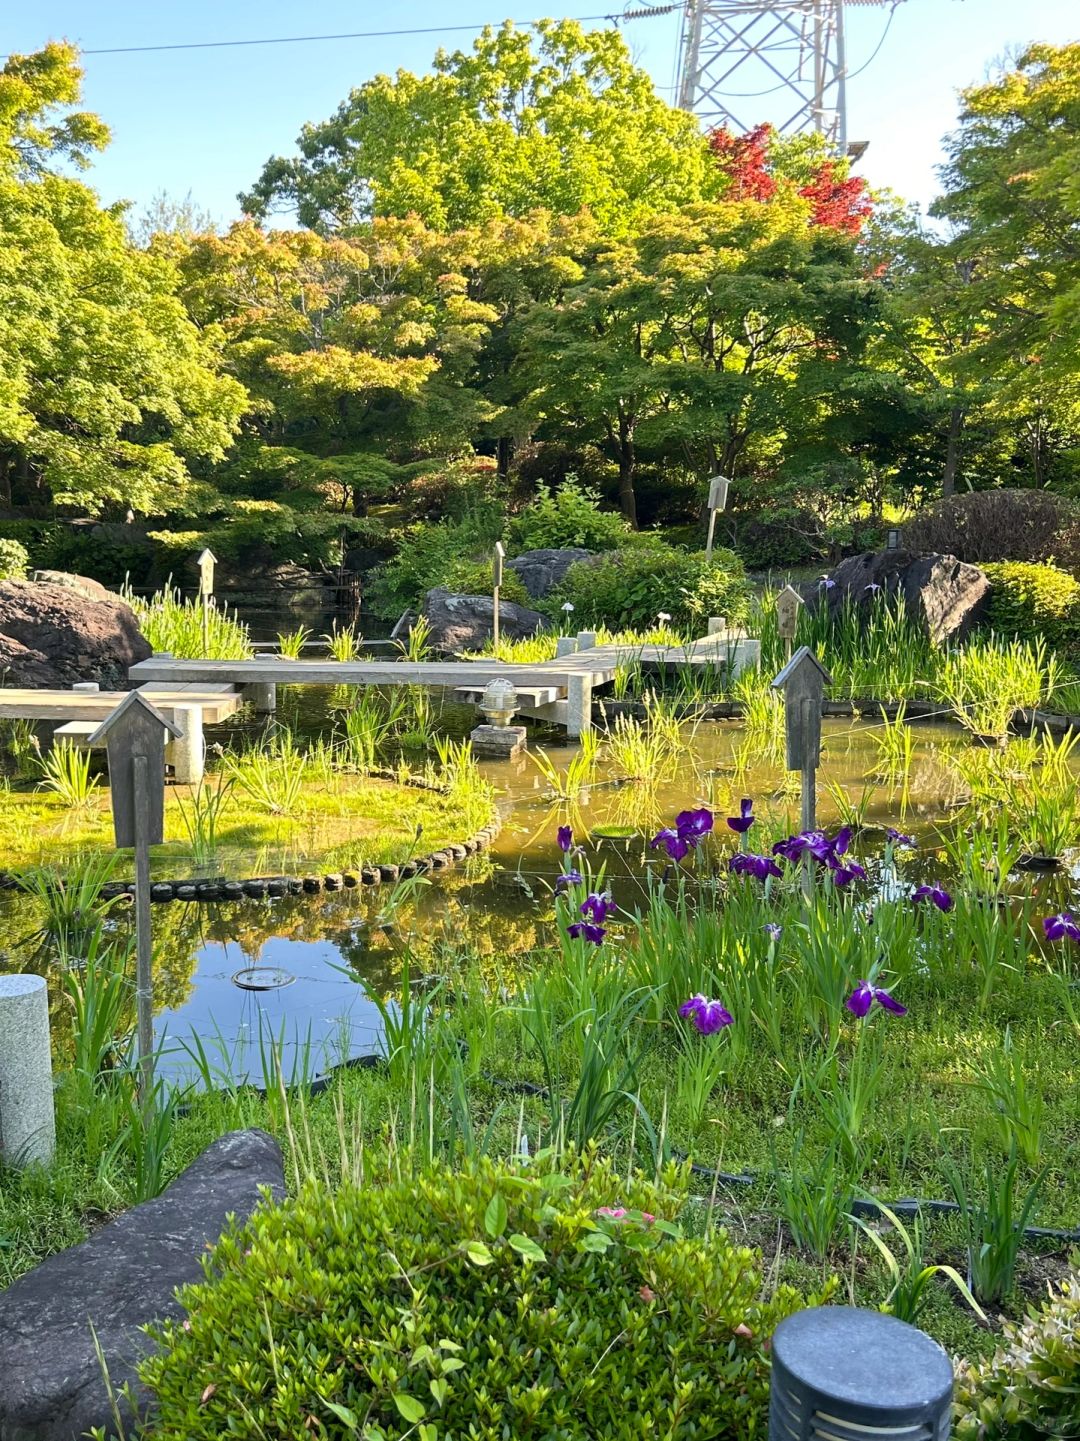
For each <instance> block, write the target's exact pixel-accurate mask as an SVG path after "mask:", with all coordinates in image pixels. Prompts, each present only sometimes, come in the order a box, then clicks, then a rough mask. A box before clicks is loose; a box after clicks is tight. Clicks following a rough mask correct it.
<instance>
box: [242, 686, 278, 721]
mask: <svg viewBox="0 0 1080 1441" xmlns="http://www.w3.org/2000/svg"><path fill="white" fill-rule="evenodd" d="M240 694H241V696H242V697H243V698H244V700H245V701H246V702H247V703H248V704H249V705H250V706H253V707H254V709H255V710H257V711H258V712H259V713H260V715H273V714H274V711H275V710H277V686H276V685H275V684H274V682H273V681H269V682H265V683H264V682H262V681H259V682H257V683H254V684H252V685H245V686H241V688H240Z"/></svg>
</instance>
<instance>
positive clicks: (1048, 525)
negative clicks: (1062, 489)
mask: <svg viewBox="0 0 1080 1441" xmlns="http://www.w3.org/2000/svg"><path fill="white" fill-rule="evenodd" d="M903 544H904V546H905V547H907V548H908V549H911V550H924V551H937V552H939V553H940V554H942V555H955V556H956V557H957V559H958V560H967V561H971V562H973V563H974V564H976V565H982V564H983V562H984V561H988V560H991V561H992V560H1024V561H1057V563H1058V564H1059V565H1063V566H1065V567H1066V569H1068V570H1075V569H1077V567H1078V566H1080V511H1078V508H1077V505H1076V502H1075V501H1074V500H1070V499H1067V498H1066V497H1064V496H1060V495H1055V494H1053V493H1052V492H1050V491H1047V490H1014V489H1010V488H1008V487H1005V488H1001V489H996V490H974V491H969V492H967V493H966V494H964V495H951V496H948V497H947V498H946V499H945V500H939V501H937V502H936V503H935V504H934V505H931V506H928V507H927V508H926V509H925V510H920V511H919V512H918V513H917V514H916V515H914V516H913V517H912V518H911V520H909V521H907V522H906V524H905V525H904V527H903Z"/></svg>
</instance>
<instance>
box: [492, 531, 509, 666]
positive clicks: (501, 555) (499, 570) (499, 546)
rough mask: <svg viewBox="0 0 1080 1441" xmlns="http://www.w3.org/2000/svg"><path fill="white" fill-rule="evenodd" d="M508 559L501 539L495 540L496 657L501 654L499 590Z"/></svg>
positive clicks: (494, 618) (493, 597) (494, 614)
mask: <svg viewBox="0 0 1080 1441" xmlns="http://www.w3.org/2000/svg"><path fill="white" fill-rule="evenodd" d="M505 559H506V550H505V548H504V546H503V543H502V541H501V540H497V541H496V542H495V554H494V555H493V556H492V558H491V578H492V588H491V599H492V611H491V627H492V637H493V639H494V642H495V658H496V659H498V656H499V591H500V590H501V589H502V583H503V561H504V560H505Z"/></svg>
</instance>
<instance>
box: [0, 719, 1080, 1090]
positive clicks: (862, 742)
mask: <svg viewBox="0 0 1080 1441" xmlns="http://www.w3.org/2000/svg"><path fill="white" fill-rule="evenodd" d="M283 714H284V718H285V719H287V721H288V723H289V724H290V726H292V727H293V729H294V730H295V731H296V733H297V734H298V735H306V736H309V737H310V736H318V735H324V734H326V733H327V730H328V727H329V726H330V725H331V724H332V715H331V714H330V713H329V712H328V709H327V693H326V692H316V691H311V692H300V691H297V692H286V693H285V699H284V703H283ZM473 720H474V712H473V711H472V710H471V709H470V708H467V707H453V706H449V707H446V708H445V709H444V710H443V712H442V714H441V716H440V726H441V728H444V729H448V730H450V731H451V732H452V733H454V732H456V733H458V734H464V733H466V732H467V730H468V728H469V726H470V725H471V724H472V723H473ZM264 724H265V722H263V721H261V720H257V719H255V718H253V717H251V716H249V715H243V714H242V715H241V716H240V717H239V718H238V719H237V721H236V722H235V723H234V724H233V725H232V727H231V729H230V731H229V732H228V733H225V734H222V733H221V732H224V731H225V728H224V727H223V728H221V732H219V733H218V736H217V737H216V738H220V740H221V741H222V742H223V743H225V744H231V743H235V742H236V741H238V740H239V739H241V738H242V737H244V736H247V737H249V738H251V737H253V736H256V735H258V733H259V728H260V726H262V725H264ZM882 732H883V727H882V726H881V724H875V723H873V722H870V721H865V720H847V719H827V720H826V721H825V722H824V724H823V763H822V768H821V771H820V772H819V780H820V785H819V822H820V823H821V824H822V825H823V826H825V827H826V828H828V829H834V828H836V827H837V826H839V825H841V824H844V823H854V824H855V826H856V828H857V829H856V840H855V843H854V849H855V851H856V853H857V854H860V855H861V856H862V857H863V858H864V860H865V861H866V863H867V865H868V872H869V883H870V885H871V886H872V887H874V886H876V887H877V889H878V891H879V893H884V892H887V891H888V890H891V889H895V887H896V885H897V884H898V883H897V881H896V878H895V876H894V875H884V874H882V872H881V868H880V866H879V865H878V864H877V858H878V857H879V856H880V853H881V851H882V846H883V840H884V828H885V827H886V826H900V827H902V828H903V830H904V831H905V832H907V833H909V834H911V835H913V836H914V837H915V839H916V840H919V841H921V842H936V829H935V827H936V823H939V822H941V821H942V820H944V819H946V818H948V816H949V815H950V813H951V812H952V811H953V810H954V808H955V807H956V805H957V804H958V802H959V801H960V800H961V798H962V797H963V795H964V792H965V781H964V777H963V775H962V774H961V772H960V770H959V769H958V763H959V764H960V766H962V765H963V764H964V763H965V762H966V761H967V760H968V759H969V758H970V757H971V756H972V754H973V750H972V747H971V744H970V741H969V740H968V739H967V738H966V737H965V735H964V734H963V733H962V732H961V731H959V730H958V729H957V728H955V727H950V726H945V725H941V724H933V723H920V724H917V725H916V726H915V727H913V736H914V742H913V747H912V750H911V754H910V755H909V757H908V762H907V764H906V765H905V766H904V768H903V772H902V774H901V773H899V772H894V776H893V779H892V780H891V781H890V780H889V779H888V778H887V777H883V776H882V774H881V768H882ZM531 743H532V746H533V750H532V754H531V755H529V756H526V757H523V758H521V759H519V760H516V761H514V762H483V763H481V770H482V773H483V775H484V776H485V777H486V779H487V780H488V781H490V783H491V784H492V785H493V786H494V788H495V790H496V793H497V798H498V807H499V812H500V816H501V822H502V827H501V831H500V833H499V835H498V838H497V840H496V842H495V844H494V845H493V847H492V848H491V849H490V850H489V851H487V852H486V853H484V854H483V855H478V856H475V857H471V858H470V859H469V860H468V861H467V862H466V863H465V864H464V865H462V866H460V867H458V868H457V869H456V870H454V871H452V872H449V873H445V874H443V875H441V876H440V877H438V878H431V879H430V880H429V879H428V878H423V879H417V880H415V881H414V882H412V883H410V884H403V885H402V886H400V887H391V886H385V885H384V886H382V887H378V888H361V889H357V890H352V891H342V892H339V893H337V894H321V895H317V896H309V895H304V896H299V897H283V898H280V899H276V900H275V899H269V900H260V901H256V900H251V901H244V902H237V903H231V904H208V905H186V904H184V903H174V904H172V905H166V906H156V907H155V908H154V911H153V924H154V933H155V957H156V959H155V988H156V995H155V1000H156V1011H157V1038H158V1044H159V1046H160V1047H161V1051H162V1073H163V1074H165V1075H168V1076H171V1077H174V1078H176V1079H178V1080H181V1081H183V1082H184V1083H194V1084H199V1085H206V1084H221V1083H222V1082H223V1081H224V1080H225V1079H226V1078H227V1079H229V1080H231V1081H232V1082H234V1083H237V1084H239V1083H251V1084H254V1085H256V1086H259V1087H264V1086H265V1085H266V1084H267V1083H268V1082H270V1081H271V1080H272V1074H273V1071H274V1067H275V1066H276V1065H280V1067H281V1069H282V1071H283V1073H284V1076H285V1078H286V1080H287V1081H293V1080H297V1079H301V1078H310V1077H313V1076H315V1077H317V1076H322V1075H324V1074H325V1073H326V1072H327V1071H328V1070H329V1069H331V1068H332V1067H333V1066H335V1065H338V1064H342V1063H345V1062H349V1061H355V1060H356V1059H358V1058H361V1057H364V1056H368V1055H370V1054H371V1053H372V1052H373V1051H375V1050H377V1048H378V1045H379V1036H380V1031H381V1017H380V1012H379V1009H378V1007H377V1006H376V1005H375V1004H374V1002H373V1001H372V1000H371V999H370V995H371V994H378V995H383V994H385V993H386V992H387V991H388V990H391V989H392V988H393V987H394V986H395V985H396V983H397V979H398V977H399V975H400V972H401V968H402V966H403V964H404V963H405V961H406V959H408V962H409V964H410V966H411V968H412V975H413V978H414V979H416V978H417V976H418V974H428V975H435V974H446V973H447V972H448V971H450V970H453V968H454V965H455V962H456V961H457V960H458V959H460V958H461V957H463V956H464V955H465V954H466V953H468V955H469V957H470V960H471V963H472V964H479V965H480V966H481V967H490V969H491V978H492V979H493V980H495V981H496V983H497V981H498V977H499V976H500V975H503V976H505V973H506V969H507V967H511V968H513V967H514V966H515V965H527V964H528V957H529V953H530V952H531V951H532V950H534V949H535V948H536V947H538V946H540V945H542V944H544V943H546V942H547V941H549V940H550V938H551V936H552V930H551V921H552V903H551V896H552V889H553V886H554V883H555V879H556V877H557V874H558V872H559V869H560V862H561V856H560V854H559V852H558V849H557V847H556V844H555V833H556V830H557V828H558V826H559V825H561V824H570V825H572V827H573V830H574V833H575V836H576V837H577V838H578V840H580V841H583V842H584V843H585V845H586V848H587V853H588V855H589V859H590V864H591V867H592V869H593V872H594V874H596V873H600V874H602V877H603V884H604V885H605V886H606V887H607V888H609V889H610V890H611V891H612V892H613V894H614V896H615V898H616V900H617V902H618V904H619V906H620V908H621V909H622V911H623V912H624V913H625V912H632V911H633V910H634V909H635V907H637V906H639V905H643V904H644V901H645V898H646V894H647V888H648V884H649V879H650V877H652V878H654V879H655V878H657V877H659V876H660V875H662V873H663V872H664V870H665V867H667V866H668V865H669V863H668V861H667V859H666V857H665V856H664V853H663V851H657V850H654V849H652V848H651V847H650V845H649V840H650V838H651V837H652V836H654V835H655V834H656V832H657V831H658V830H659V829H660V828H661V827H662V826H663V825H665V824H668V823H669V822H670V820H671V818H672V817H673V816H674V815H675V814H676V813H677V812H678V811H680V810H682V809H685V808H686V807H688V806H694V805H704V806H708V807H709V808H710V809H711V810H713V811H714V812H715V814H716V816H717V819H718V829H717V833H716V835H715V836H714V840H713V843H712V845H713V854H714V861H713V864H714V865H716V864H719V865H720V866H723V864H724V863H725V860H726V856H727V854H728V851H729V850H733V849H734V848H735V845H736V837H735V836H734V835H732V834H731V833H730V832H728V831H727V830H726V828H725V827H724V826H723V824H722V818H723V817H725V816H727V815H730V814H733V813H735V812H736V811H737V810H738V802H739V800H740V798H741V797H743V796H748V797H752V798H753V800H754V803H755V810H756V813H757V815H758V817H759V826H758V831H757V832H755V834H756V835H758V836H762V835H763V834H765V833H767V834H768V836H769V837H774V836H779V835H784V834H788V833H790V832H792V831H794V830H796V829H797V828H798V817H799V796H798V789H797V783H796V784H793V782H797V778H796V777H789V776H788V775H787V773H786V772H785V771H784V770H783V766H782V754H778V751H777V735H776V733H775V731H773V732H770V733H768V734H764V733H760V732H759V733H755V732H754V731H753V729H752V728H751V729H748V728H747V727H746V726H744V725H743V724H741V723H738V722H702V723H697V724H694V723H688V724H684V725H683V726H682V727H680V728H679V730H678V732H677V734H674V733H673V737H672V739H671V744H670V745H669V746H668V748H667V750H666V751H665V752H663V753H656V754H653V755H651V756H650V755H646V756H645V757H644V759H643V760H642V758H641V757H640V756H638V757H637V760H638V761H639V763H640V764H642V765H646V766H650V769H649V770H648V771H647V773H646V774H645V778H643V779H637V780H635V779H631V778H629V776H628V774H627V771H628V769H632V764H633V762H634V761H635V754H634V753H633V752H630V753H627V751H626V750H625V749H624V750H621V751H620V750H617V748H616V747H615V746H614V745H613V746H612V748H611V750H605V749H604V748H601V751H600V753H599V755H598V756H597V757H596V758H595V762H594V764H593V766H592V767H591V768H588V767H586V769H585V771H584V777H585V779H584V782H583V783H582V784H574V785H573V788H572V792H571V793H564V794H563V796H562V797H561V798H560V797H556V796H554V795H553V789H552V787H553V782H554V784H556V785H558V786H560V787H561V788H562V789H563V791H564V792H568V791H569V790H570V788H569V787H568V786H567V783H566V777H567V775H568V773H569V772H570V771H571V770H572V768H573V767H574V766H575V764H577V765H578V766H580V765H581V764H582V761H583V757H582V750H581V747H580V746H578V745H576V744H566V743H563V742H561V741H559V740H558V739H557V738H555V739H553V740H545V739H544V738H543V737H542V736H541V737H540V738H539V739H537V738H535V737H534V738H533V739H532V742H531ZM755 844H756V845H757V846H758V847H762V846H763V841H761V840H758V841H756V842H755ZM955 865H956V857H955V856H954V857H952V858H949V857H946V856H945V855H944V854H942V853H941V852H940V851H939V850H937V849H936V845H935V844H931V845H930V846H929V848H928V847H927V846H926V845H924V846H923V847H922V849H920V851H918V852H917V853H916V854H915V855H914V857H912V858H911V860H910V861H909V862H907V863H906V864H905V870H904V876H905V880H904V882H903V884H905V885H910V884H912V883H914V882H915V881H918V880H920V879H933V878H940V877H941V876H942V875H944V874H947V873H948V870H949V868H950V867H955ZM1072 880H1073V877H1072V876H1071V874H1068V873H1064V874H1058V875H1039V874H1025V873H1014V874H1013V875H1012V876H1011V878H1010V882H1009V889H1010V893H1016V894H1021V893H1030V892H1032V891H1034V892H1035V893H1036V894H1037V895H1039V896H1040V898H1041V899H1042V900H1043V901H1044V903H1045V904H1046V906H1048V907H1051V908H1053V909H1054V910H1057V909H1060V908H1061V906H1062V905H1063V904H1064V900H1065V898H1066V897H1067V895H1068V893H1069V891H1070V887H1071V884H1072ZM33 905H34V903H33V902H32V901H29V900H27V899H26V898H19V897H17V896H14V895H12V894H11V893H8V894H7V895H6V896H5V897H4V899H3V902H2V910H0V926H2V931H3V936H4V945H3V949H4V952H5V953H6V963H7V964H8V965H9V966H12V967H14V968H19V969H27V968H29V967H30V966H33V967H36V968H41V969H47V970H49V971H50V972H53V971H55V970H56V969H57V968H56V967H53V966H51V965H50V957H49V954H48V948H47V947H46V948H45V949H44V950H41V949H40V948H39V949H36V950H35V949H34V948H33V947H32V946H31V944H30V942H29V941H28V939H27V937H28V936H29V935H30V933H31V932H33V930H34V924H33V921H34V918H33V915H32V911H33ZM111 924H113V925H114V926H116V927H120V928H123V927H126V926H127V925H128V924H129V919H128V917H127V916H125V915H123V914H118V915H117V916H116V918H115V919H114V921H113V922H112V923H111ZM58 1021H59V1024H58V1027H57V1031H58V1035H59V1036H60V1037H61V1038H62V1036H63V1033H64V1025H63V1016H62V1015H60V1016H58ZM61 1043H62V1042H61Z"/></svg>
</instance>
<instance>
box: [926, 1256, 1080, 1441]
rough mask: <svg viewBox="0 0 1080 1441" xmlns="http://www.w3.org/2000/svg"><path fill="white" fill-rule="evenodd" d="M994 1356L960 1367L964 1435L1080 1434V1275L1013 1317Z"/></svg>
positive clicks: (1023, 1438)
mask: <svg viewBox="0 0 1080 1441" xmlns="http://www.w3.org/2000/svg"><path fill="white" fill-rule="evenodd" d="M1003 1336H1004V1340H1003V1342H1002V1344H1001V1345H1000V1346H999V1347H998V1348H997V1350H996V1351H995V1352H994V1354H993V1356H991V1357H990V1358H989V1359H988V1360H984V1361H978V1362H974V1363H970V1362H966V1361H962V1362H961V1363H960V1365H959V1367H958V1368H957V1373H956V1398H955V1403H954V1419H955V1426H954V1429H953V1435H954V1436H955V1437H956V1441H1040V1438H1042V1437H1047V1438H1050V1437H1055V1438H1065V1437H1076V1436H1080V1275H1077V1274H1076V1273H1075V1272H1074V1273H1073V1274H1072V1275H1070V1276H1069V1277H1068V1278H1067V1279H1066V1280H1065V1281H1063V1282H1062V1283H1061V1287H1060V1289H1059V1290H1058V1291H1057V1292H1055V1293H1054V1294H1052V1295H1051V1297H1050V1300H1049V1301H1047V1302H1045V1303H1044V1304H1043V1306H1042V1307H1040V1308H1039V1309H1038V1310H1032V1311H1031V1312H1029V1314H1028V1316H1027V1318H1026V1319H1025V1320H1023V1321H1020V1322H1015V1321H1006V1323H1005V1326H1004V1328H1003Z"/></svg>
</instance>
